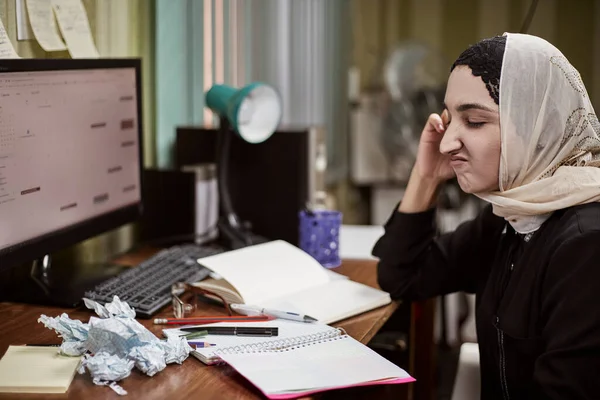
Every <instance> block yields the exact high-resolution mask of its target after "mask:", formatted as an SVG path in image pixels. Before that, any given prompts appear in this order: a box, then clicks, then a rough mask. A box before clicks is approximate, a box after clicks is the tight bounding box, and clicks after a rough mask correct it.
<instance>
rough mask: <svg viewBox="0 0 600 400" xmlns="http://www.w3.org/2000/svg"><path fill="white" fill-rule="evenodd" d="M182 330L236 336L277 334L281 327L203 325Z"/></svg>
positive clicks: (182, 329)
mask: <svg viewBox="0 0 600 400" xmlns="http://www.w3.org/2000/svg"><path fill="white" fill-rule="evenodd" d="M180 331H182V332H196V331H206V332H207V333H208V334H209V335H234V336H277V335H279V329H278V328H275V327H270V326H265V327H262V326H261V327H254V326H202V327H190V328H181V329H180Z"/></svg>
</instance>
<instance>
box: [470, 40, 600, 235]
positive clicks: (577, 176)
mask: <svg viewBox="0 0 600 400" xmlns="http://www.w3.org/2000/svg"><path fill="white" fill-rule="evenodd" d="M505 35H506V36H507V40H506V49H505V52H504V58H503V62H502V72H501V74H500V131H501V153H500V171H499V172H500V174H499V180H500V182H499V188H500V189H499V190H498V191H496V192H490V193H478V194H477V196H478V197H480V198H481V199H483V200H486V201H488V202H490V203H492V205H493V210H494V214H496V215H498V216H501V217H504V218H505V219H506V220H507V221H508V222H509V223H510V224H511V225H512V227H513V228H514V229H515V230H516V231H517V232H519V233H531V232H534V231H536V230H537V229H538V228H539V227H540V226H541V225H542V224H543V223H544V222H545V221H546V220H547V219H548V217H549V216H550V215H551V214H552V212H554V211H556V210H560V209H563V208H567V207H571V206H575V205H578V204H585V203H591V202H597V201H600V122H598V117H597V116H596V114H595V112H594V108H593V107H592V104H591V102H590V99H589V96H588V93H587V91H586V89H585V86H584V85H583V81H582V80H581V76H580V75H579V72H577V70H576V69H575V68H574V67H573V66H572V65H571V64H570V63H569V61H568V60H567V59H566V58H565V57H564V55H563V54H562V53H561V52H560V51H559V50H558V49H557V48H556V47H554V46H553V45H551V44H550V43H548V42H547V41H545V40H544V39H541V38H539V37H536V36H531V35H524V34H512V33H508V34H505Z"/></svg>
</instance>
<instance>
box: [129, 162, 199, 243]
mask: <svg viewBox="0 0 600 400" xmlns="http://www.w3.org/2000/svg"><path fill="white" fill-rule="evenodd" d="M143 179H144V186H143V199H144V211H143V213H142V218H141V219H140V223H139V226H140V239H141V240H142V241H144V242H154V241H161V242H162V241H164V242H165V244H170V243H171V242H172V243H177V242H181V241H193V235H194V234H195V232H196V226H195V213H196V193H195V191H196V175H195V174H194V173H193V172H183V171H178V170H161V169H144V171H143ZM186 238H187V240H185V239H186Z"/></svg>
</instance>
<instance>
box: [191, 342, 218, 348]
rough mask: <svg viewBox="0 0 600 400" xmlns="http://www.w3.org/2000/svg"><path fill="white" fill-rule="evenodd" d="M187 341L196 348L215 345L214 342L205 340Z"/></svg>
mask: <svg viewBox="0 0 600 400" xmlns="http://www.w3.org/2000/svg"><path fill="white" fill-rule="evenodd" d="M188 343H191V344H193V345H194V346H196V348H205V347H213V346H216V344H214V343H207V342H194V341H193V340H189V341H188Z"/></svg>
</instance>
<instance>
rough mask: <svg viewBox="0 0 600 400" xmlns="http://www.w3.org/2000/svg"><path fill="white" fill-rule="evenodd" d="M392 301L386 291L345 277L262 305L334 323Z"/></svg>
mask: <svg viewBox="0 0 600 400" xmlns="http://www.w3.org/2000/svg"><path fill="white" fill-rule="evenodd" d="M391 301H392V300H391V298H390V295H389V294H388V293H386V292H384V291H382V290H378V289H374V288H372V287H370V286H367V285H363V284H361V283H358V282H354V281H351V280H347V279H343V280H335V281H330V282H329V283H326V284H324V285H319V286H313V287H310V288H307V289H305V290H303V291H299V292H294V293H290V294H288V295H286V296H284V297H280V298H277V299H271V300H269V301H267V302H266V303H263V304H262V306H264V307H267V308H273V309H280V310H290V311H299V312H302V313H304V314H306V315H310V316H311V317H313V318H316V319H317V320H319V322H321V323H324V324H330V323H333V322H337V321H340V320H342V319H344V318H348V317H351V316H353V315H357V314H360V313H362V312H365V311H369V310H372V309H374V308H377V307H380V306H383V305H386V304H389V303H390V302H391Z"/></svg>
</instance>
